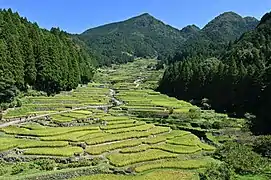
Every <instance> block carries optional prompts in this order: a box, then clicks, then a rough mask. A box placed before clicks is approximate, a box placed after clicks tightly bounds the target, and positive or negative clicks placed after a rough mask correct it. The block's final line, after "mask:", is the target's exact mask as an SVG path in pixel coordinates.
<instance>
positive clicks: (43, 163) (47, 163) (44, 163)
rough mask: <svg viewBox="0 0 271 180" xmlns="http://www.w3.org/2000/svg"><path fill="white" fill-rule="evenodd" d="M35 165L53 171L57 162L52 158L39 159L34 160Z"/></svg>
mask: <svg viewBox="0 0 271 180" xmlns="http://www.w3.org/2000/svg"><path fill="white" fill-rule="evenodd" d="M34 164H35V165H38V167H39V169H40V170H46V171H51V170H54V168H55V167H56V162H55V161H54V160H51V159H39V160H36V161H34Z"/></svg>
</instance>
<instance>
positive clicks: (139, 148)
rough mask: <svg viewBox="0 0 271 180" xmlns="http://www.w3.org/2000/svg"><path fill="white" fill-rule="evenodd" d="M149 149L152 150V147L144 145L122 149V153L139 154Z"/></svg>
mask: <svg viewBox="0 0 271 180" xmlns="http://www.w3.org/2000/svg"><path fill="white" fill-rule="evenodd" d="M148 149H151V146H149V145H147V144H142V145H140V146H136V147H128V148H124V149H121V150H120V152H121V153H138V152H142V151H146V150H148Z"/></svg>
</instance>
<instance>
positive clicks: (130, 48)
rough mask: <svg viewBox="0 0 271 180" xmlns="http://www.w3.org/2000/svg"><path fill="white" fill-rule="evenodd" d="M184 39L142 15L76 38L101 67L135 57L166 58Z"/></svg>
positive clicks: (163, 25) (177, 33)
mask: <svg viewBox="0 0 271 180" xmlns="http://www.w3.org/2000/svg"><path fill="white" fill-rule="evenodd" d="M186 36H187V35H186V34H185V33H184V32H180V31H179V30H178V29H175V28H173V27H171V26H169V25H166V24H164V23H163V22H161V21H160V20H157V19H155V18H154V17H152V16H151V15H149V14H147V13H145V14H142V15H140V16H137V17H133V18H131V19H128V20H126V21H122V22H117V23H112V24H107V25H104V26H100V27H96V28H93V29H89V30H87V31H85V32H84V33H82V34H80V35H79V36H78V37H79V38H80V39H81V40H82V41H84V42H86V44H87V45H88V46H89V47H90V48H91V49H93V50H95V51H96V52H97V53H98V54H99V55H100V57H101V58H100V59H99V63H100V64H102V65H103V64H105V65H108V64H111V63H123V62H128V61H132V60H133V58H134V57H158V58H160V59H161V58H165V57H166V55H167V54H174V52H175V50H176V47H177V46H178V45H179V44H181V43H183V42H184V41H185V40H186V38H187V37H186Z"/></svg>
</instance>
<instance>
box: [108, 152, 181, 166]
mask: <svg viewBox="0 0 271 180" xmlns="http://www.w3.org/2000/svg"><path fill="white" fill-rule="evenodd" d="M174 157H177V155H176V154H173V153H169V152H165V151H161V150H156V149H151V150H147V151H144V152H139V153H132V154H121V153H112V154H109V155H108V156H107V158H108V159H109V160H110V163H111V164H113V165H114V166H118V167H121V166H126V165H131V164H134V163H139V162H145V161H152V160H157V159H165V158H174Z"/></svg>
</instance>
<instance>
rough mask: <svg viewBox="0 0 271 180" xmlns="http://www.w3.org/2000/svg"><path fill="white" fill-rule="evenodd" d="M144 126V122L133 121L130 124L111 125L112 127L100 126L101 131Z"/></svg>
mask: <svg viewBox="0 0 271 180" xmlns="http://www.w3.org/2000/svg"><path fill="white" fill-rule="evenodd" d="M144 124H146V123H145V122H140V121H134V122H133V123H132V124H113V125H106V126H100V128H101V129H102V130H110V129H120V128H128V127H135V126H140V125H144Z"/></svg>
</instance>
